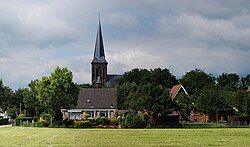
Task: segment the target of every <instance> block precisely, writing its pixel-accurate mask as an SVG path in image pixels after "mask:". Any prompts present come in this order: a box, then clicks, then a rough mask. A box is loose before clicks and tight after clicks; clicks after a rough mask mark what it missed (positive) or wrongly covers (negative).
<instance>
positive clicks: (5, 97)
mask: <svg viewBox="0 0 250 147" xmlns="http://www.w3.org/2000/svg"><path fill="white" fill-rule="evenodd" d="M19 102H20V101H19V100H17V99H15V97H14V95H13V91H12V90H11V89H10V88H9V87H8V86H5V85H4V84H3V81H2V80H0V108H1V109H2V110H3V111H6V110H7V108H8V107H9V108H13V107H14V106H16V107H19Z"/></svg>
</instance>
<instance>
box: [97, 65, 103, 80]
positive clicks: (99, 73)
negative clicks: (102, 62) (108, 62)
mask: <svg viewBox="0 0 250 147" xmlns="http://www.w3.org/2000/svg"><path fill="white" fill-rule="evenodd" d="M98 76H100V77H102V69H101V67H97V68H96V80H97V78H98Z"/></svg>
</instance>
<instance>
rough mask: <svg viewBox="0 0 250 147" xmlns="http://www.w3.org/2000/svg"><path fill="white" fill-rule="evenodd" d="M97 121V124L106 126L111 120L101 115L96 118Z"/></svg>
mask: <svg viewBox="0 0 250 147" xmlns="http://www.w3.org/2000/svg"><path fill="white" fill-rule="evenodd" d="M95 123H96V124H95V125H96V126H99V125H103V126H106V125H110V120H109V119H107V118H104V117H99V118H97V119H96V120H95Z"/></svg>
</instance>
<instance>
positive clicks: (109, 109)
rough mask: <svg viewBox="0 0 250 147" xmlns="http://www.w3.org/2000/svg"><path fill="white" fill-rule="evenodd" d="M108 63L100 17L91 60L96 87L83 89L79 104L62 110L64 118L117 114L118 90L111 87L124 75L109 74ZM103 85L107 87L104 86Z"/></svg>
mask: <svg viewBox="0 0 250 147" xmlns="http://www.w3.org/2000/svg"><path fill="white" fill-rule="evenodd" d="M107 65H108V62H107V61H106V59H105V52H104V43H103V37H102V29H101V22H100V19H99V25H98V30H97V36H96V43H95V50H94V57H93V60H92V61H91V68H92V70H91V75H92V76H91V82H92V85H95V86H96V88H93V89H81V90H80V91H79V95H78V101H77V106H76V107H75V108H74V109H68V110H62V111H63V118H64V119H66V118H69V119H86V118H87V119H95V118H98V117H106V118H112V117H114V116H115V113H116V111H117V96H116V90H115V89H114V88H109V87H111V86H112V85H113V84H114V83H115V82H116V80H117V79H118V78H119V77H121V76H122V75H117V74H107ZM103 86H106V87H107V88H102V87H103Z"/></svg>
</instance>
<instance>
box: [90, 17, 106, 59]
mask: <svg viewBox="0 0 250 147" xmlns="http://www.w3.org/2000/svg"><path fill="white" fill-rule="evenodd" d="M92 63H107V61H106V60H105V53H104V45H103V38H102V27H101V19H100V12H99V24H98V29H97V35H96V43H95V51H94V58H93V60H92Z"/></svg>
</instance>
